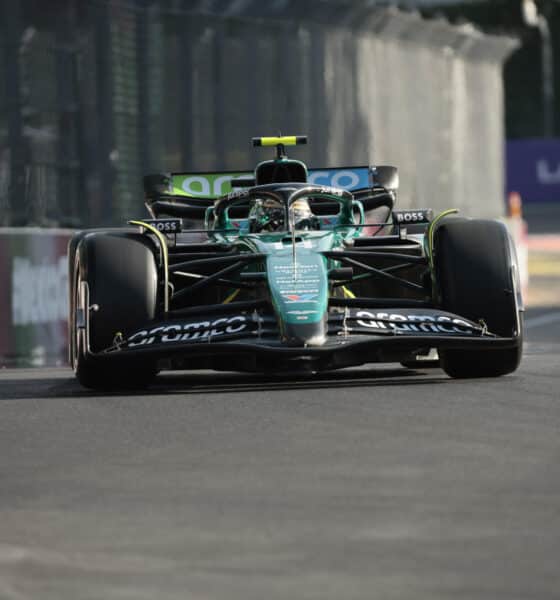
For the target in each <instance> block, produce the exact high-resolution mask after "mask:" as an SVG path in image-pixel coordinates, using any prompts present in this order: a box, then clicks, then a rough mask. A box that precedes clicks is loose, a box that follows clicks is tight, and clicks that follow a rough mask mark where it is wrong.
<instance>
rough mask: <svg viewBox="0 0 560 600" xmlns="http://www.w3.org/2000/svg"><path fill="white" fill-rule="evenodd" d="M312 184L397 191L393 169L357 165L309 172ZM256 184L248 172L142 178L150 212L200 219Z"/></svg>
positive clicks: (363, 190) (359, 189)
mask: <svg viewBox="0 0 560 600" xmlns="http://www.w3.org/2000/svg"><path fill="white" fill-rule="evenodd" d="M307 181H308V183H309V184H311V185H317V186H324V187H328V188H339V189H343V190H346V191H349V192H358V191H360V192H362V194H361V195H363V194H365V195H368V192H369V193H371V192H372V191H374V192H378V191H385V192H388V194H387V195H388V196H391V197H392V198H393V199H394V193H395V192H396V190H397V188H398V174H397V169H396V168H395V167H385V166H377V167H375V166H358V167H336V168H325V167H323V168H318V169H309V171H308V178H307ZM254 185H255V180H254V174H253V173H252V172H251V171H220V172H192V173H159V174H155V175H146V176H145V177H144V191H145V194H146V199H147V201H148V204H149V206H150V207H151V208H152V212H153V213H165V214H168V215H171V216H177V217H190V218H195V219H200V218H202V217H203V215H204V213H205V210H206V208H207V207H209V206H212V205H213V204H214V200H216V199H217V198H220V197H222V196H225V195H227V194H229V193H231V192H232V191H233V189H234V188H235V189H239V188H249V187H253V186H254Z"/></svg>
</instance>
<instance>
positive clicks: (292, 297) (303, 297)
mask: <svg viewBox="0 0 560 600" xmlns="http://www.w3.org/2000/svg"><path fill="white" fill-rule="evenodd" d="M317 295H318V294H282V296H283V298H284V299H285V300H286V301H287V302H288V304H291V303H292V302H313V301H314V300H315V298H317Z"/></svg>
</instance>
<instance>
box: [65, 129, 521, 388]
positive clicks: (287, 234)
mask: <svg viewBox="0 0 560 600" xmlns="http://www.w3.org/2000/svg"><path fill="white" fill-rule="evenodd" d="M306 141H307V138H306V137H305V136H279V137H259V138H253V144H254V146H260V147H273V148H275V155H274V157H273V158H272V159H270V160H264V161H262V162H260V163H258V164H257V166H256V168H255V169H254V171H253V172H252V173H251V172H243V171H238V172H221V173H172V174H169V173H164V174H156V175H149V176H146V177H145V178H144V189H145V205H146V207H147V210H148V212H149V216H150V218H143V219H138V220H132V221H130V222H129V226H128V227H123V228H115V229H96V230H87V231H82V232H80V233H78V234H76V235H75V236H74V237H73V238H72V240H71V241H70V244H69V252H68V256H69V275H70V276H69V281H70V299H69V306H70V314H69V357H70V362H71V365H72V367H73V369H74V372H75V374H76V376H77V378H78V380H79V382H80V383H81V384H82V385H83V386H85V387H88V388H93V389H113V388H123V387H125V388H129V387H144V386H147V385H149V384H150V383H151V382H152V381H153V379H154V377H155V376H156V374H157V373H158V372H159V371H160V370H162V369H180V370H195V369H214V370H219V371H222V370H227V371H246V372H262V373H283V372H285V373H294V372H299V373H303V372H305V373H314V372H318V371H324V370H330V369H339V368H343V367H350V366H356V365H364V364H369V363H378V362H396V363H401V364H403V365H405V366H407V367H415V366H419V367H423V366H430V367H435V366H437V367H441V368H442V369H443V370H444V371H445V372H446V373H447V374H448V375H449V376H451V377H455V378H466V377H496V376H500V375H505V374H507V373H511V372H513V371H515V370H516V369H517V367H518V365H519V363H520V359H521V355H522V345H523V334H522V329H523V328H522V322H523V320H522V313H523V304H522V299H521V295H520V285H519V272H518V267H517V262H516V257H515V249H514V246H513V243H512V240H511V238H510V236H509V235H508V232H507V230H506V228H505V227H504V225H503V224H501V223H500V222H498V221H494V220H480V219H466V218H459V217H458V216H456V215H455V214H454V213H456V212H457V211H454V210H448V211H444V212H443V213H441V214H439V215H436V216H434V215H433V212H432V211H431V210H429V209H413V210H400V211H399V210H395V209H394V204H395V201H396V198H397V192H398V185H399V179H398V171H397V169H396V168H395V167H391V166H358V167H355V166H353V167H342V168H336V169H328V168H319V169H308V168H307V166H306V165H305V164H304V163H303V162H301V161H298V160H294V159H292V158H288V156H287V153H286V147H287V146H289V145H298V144H301V143H306Z"/></svg>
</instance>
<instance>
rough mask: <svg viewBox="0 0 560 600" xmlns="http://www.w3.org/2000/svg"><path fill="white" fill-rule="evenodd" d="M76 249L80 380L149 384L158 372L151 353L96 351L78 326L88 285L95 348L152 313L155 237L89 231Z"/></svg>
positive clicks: (75, 344) (97, 385) (92, 384)
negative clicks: (133, 354) (104, 353)
mask: <svg viewBox="0 0 560 600" xmlns="http://www.w3.org/2000/svg"><path fill="white" fill-rule="evenodd" d="M71 245H72V244H71ZM74 249H75V252H74V261H73V266H72V268H71V271H70V273H71V276H72V279H71V301H70V311H71V313H70V327H69V332H70V334H71V338H70V352H71V355H72V356H71V362H72V366H73V369H74V372H75V374H76V377H77V378H78V381H79V382H80V383H81V384H82V385H83V386H85V387H87V388H91V389H97V390H113V389H135V388H143V387H146V386H147V385H149V383H150V382H151V381H152V380H153V378H154V377H155V375H156V372H157V370H156V364H155V361H154V360H153V359H151V358H147V357H134V358H132V357H131V358H123V357H121V356H116V355H115V357H111V356H102V357H96V356H92V355H91V354H90V353H88V352H87V349H86V348H85V331H84V329H83V328H80V327H78V325H77V319H78V318H79V317H78V315H79V309H80V307H81V306H83V305H84V298H83V295H84V293H85V291H84V290H86V289H87V293H88V295H89V306H90V307H94V308H95V310H89V311H88V315H87V317H88V319H89V345H90V349H91V352H92V353H93V354H95V353H99V352H101V351H103V350H105V349H106V348H109V347H110V346H112V344H113V342H114V340H115V336H117V335H118V334H119V333H120V334H122V335H123V336H124V337H126V335H128V334H130V333H132V332H133V331H134V329H135V328H139V327H141V326H143V325H145V324H146V323H147V322H149V321H151V320H153V319H154V317H155V316H156V308H157V289H158V285H157V282H158V278H157V266H156V261H155V256H154V250H153V248H152V244H151V241H150V240H149V239H148V238H145V237H142V236H141V235H139V234H132V233H126V232H122V233H117V232H114V233H113V232H112V233H106V232H97V233H86V234H85V235H82V236H81V237H80V239H79V240H78V241H77V243H76V244H75V245H74ZM83 284H85V286H84V285H83ZM82 318H83V316H82Z"/></svg>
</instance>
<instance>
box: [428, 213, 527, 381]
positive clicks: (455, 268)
mask: <svg viewBox="0 0 560 600" xmlns="http://www.w3.org/2000/svg"><path fill="white" fill-rule="evenodd" d="M434 252H435V255H434V260H435V269H436V280H437V284H438V288H439V294H440V297H441V308H442V309H443V310H446V311H448V312H451V313H455V314H457V315H459V316H462V317H466V318H468V319H470V320H471V321H474V322H478V321H480V320H483V321H484V323H486V325H487V326H488V331H489V332H490V333H494V334H496V335H499V336H501V337H513V336H516V335H517V336H518V342H517V344H516V346H515V347H513V348H506V349H499V350H445V349H441V350H440V351H439V356H440V361H441V366H442V368H443V370H444V371H445V372H446V373H447V374H448V375H449V376H450V377H455V378H467V377H498V376H500V375H505V374H507V373H511V372H513V371H515V370H516V369H517V367H518V366H519V363H520V361H521V356H522V351H523V334H522V325H523V321H522V314H521V313H520V310H521V307H520V306H519V305H518V300H517V299H518V292H519V279H518V272H517V261H516V257H515V250H514V249H513V244H512V242H511V239H510V238H509V234H508V232H507V230H506V228H505V227H504V225H503V224H501V223H499V222H497V221H485V220H474V219H473V220H467V219H450V220H448V221H444V222H443V223H442V224H441V225H439V227H438V228H437V230H436V232H435V239H434ZM512 265H515V267H512Z"/></svg>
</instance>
